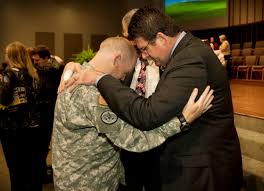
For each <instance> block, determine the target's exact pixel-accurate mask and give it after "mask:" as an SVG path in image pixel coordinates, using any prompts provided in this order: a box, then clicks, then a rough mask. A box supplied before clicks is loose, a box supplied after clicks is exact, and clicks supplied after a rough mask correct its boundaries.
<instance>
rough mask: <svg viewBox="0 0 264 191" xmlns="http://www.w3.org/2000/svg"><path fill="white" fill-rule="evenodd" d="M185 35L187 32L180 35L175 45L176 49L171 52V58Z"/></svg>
mask: <svg viewBox="0 0 264 191" xmlns="http://www.w3.org/2000/svg"><path fill="white" fill-rule="evenodd" d="M185 35H186V32H185V31H182V32H181V33H180V36H179V38H178V39H177V40H176V42H175V45H174V47H173V48H172V50H171V53H170V56H172V54H173V52H174V50H175V48H176V47H177V46H178V44H179V43H180V41H181V39H182V38H183V37H184V36H185Z"/></svg>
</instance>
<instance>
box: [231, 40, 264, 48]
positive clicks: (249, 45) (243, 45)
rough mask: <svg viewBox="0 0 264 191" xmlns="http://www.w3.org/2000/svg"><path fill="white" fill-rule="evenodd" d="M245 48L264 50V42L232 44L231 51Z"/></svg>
mask: <svg viewBox="0 0 264 191" xmlns="http://www.w3.org/2000/svg"><path fill="white" fill-rule="evenodd" d="M245 48H264V40H262V41H256V43H255V44H254V43H253V42H244V43H235V44H231V49H232V50H234V49H245Z"/></svg>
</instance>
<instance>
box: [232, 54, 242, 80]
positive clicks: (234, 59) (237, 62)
mask: <svg viewBox="0 0 264 191" xmlns="http://www.w3.org/2000/svg"><path fill="white" fill-rule="evenodd" d="M243 62H244V57H243V56H232V59H231V63H232V78H236V74H237V67H238V66H239V65H243Z"/></svg>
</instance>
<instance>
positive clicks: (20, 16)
mask: <svg viewBox="0 0 264 191" xmlns="http://www.w3.org/2000/svg"><path fill="white" fill-rule="evenodd" d="M163 3H164V2H163V0H114V1H109V0H100V3H98V1H90V0H89V1H88V0H45V1H35V0H24V1H20V0H0V4H1V6H0V26H1V29H0V51H1V52H3V49H4V47H5V46H6V45H7V44H8V43H10V42H12V41H15V40H18V41H21V42H23V43H24V44H26V45H27V46H34V45H36V44H45V42H46V44H47V45H48V46H49V47H50V48H51V50H52V52H53V53H55V54H57V55H59V56H61V57H62V58H65V59H69V57H71V55H72V54H73V53H78V52H79V51H80V50H82V49H86V48H87V47H88V46H95V48H96V47H98V44H99V43H100V41H101V40H102V38H103V37H107V36H115V35H120V34H121V18H122V17H123V15H124V14H125V13H126V11H127V10H129V9H132V8H136V7H143V6H145V5H150V6H154V7H157V8H160V9H163V8H164V4H163ZM263 18H264V0H230V1H228V24H227V26H223V27H222V28H213V29H208V23H206V21H201V22H199V30H198V29H197V27H196V25H194V24H189V25H188V27H186V28H188V30H191V31H192V32H193V33H194V34H195V35H197V36H199V37H200V38H208V37H210V36H212V35H215V36H218V35H220V34H222V33H224V34H227V36H228V38H229V40H230V41H231V43H235V42H242V41H255V40H263V39H264V25H263V20H264V19H263ZM214 22H219V23H222V21H218V20H215V21H214ZM75 41H76V42H77V43H72V42H75ZM0 61H3V54H2V53H1V54H0Z"/></svg>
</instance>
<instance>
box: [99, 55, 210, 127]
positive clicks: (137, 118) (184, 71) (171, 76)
mask: <svg viewBox="0 0 264 191" xmlns="http://www.w3.org/2000/svg"><path fill="white" fill-rule="evenodd" d="M206 83H207V72H206V67H205V64H204V62H203V60H202V58H201V57H199V56H197V57H192V58H186V59H181V60H180V59H179V60H174V61H172V62H171V63H170V64H169V65H168V67H167V68H166V70H165V71H164V72H163V74H162V76H161V80H160V81H159V83H158V86H157V89H156V91H155V92H154V93H153V94H152V96H150V97H149V98H148V99H146V98H143V97H141V96H139V95H137V94H136V93H135V92H134V91H133V90H131V89H130V88H128V87H126V86H124V85H122V84H121V83H120V82H119V81H118V80H116V79H114V78H113V77H111V76H109V75H106V76H104V77H103V78H102V79H101V80H100V81H99V82H98V84H97V88H98V90H99V91H100V93H101V95H102V96H103V97H104V98H105V100H106V101H107V103H108V105H109V107H110V108H111V110H112V111H113V112H115V113H116V114H117V115H118V116H119V117H120V118H121V119H123V120H125V121H126V122H128V123H130V124H132V125H133V126H134V127H136V128H138V129H140V130H146V131H147V130H151V129H154V128H156V127H158V126H161V125H162V124H164V123H166V122H167V121H169V120H170V119H172V118H173V117H174V116H175V115H178V114H180V113H181V112H182V109H183V107H184V105H185V103H187V101H188V98H189V96H190V95H191V92H192V90H193V88H195V87H197V88H198V89H199V90H200V91H199V92H202V90H204V88H205V86H206Z"/></svg>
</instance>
